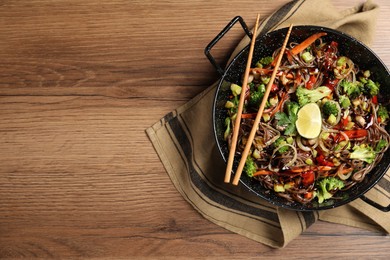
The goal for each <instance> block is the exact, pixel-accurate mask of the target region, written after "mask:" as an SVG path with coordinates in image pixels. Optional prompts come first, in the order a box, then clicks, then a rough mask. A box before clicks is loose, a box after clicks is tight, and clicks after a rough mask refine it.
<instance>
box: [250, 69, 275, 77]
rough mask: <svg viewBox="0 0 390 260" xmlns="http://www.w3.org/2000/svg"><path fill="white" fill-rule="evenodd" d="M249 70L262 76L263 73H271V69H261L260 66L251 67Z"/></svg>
mask: <svg viewBox="0 0 390 260" xmlns="http://www.w3.org/2000/svg"><path fill="white" fill-rule="evenodd" d="M251 71H252V72H256V73H259V74H260V75H262V76H264V75H267V74H270V73H272V71H273V70H270V69H261V68H251Z"/></svg>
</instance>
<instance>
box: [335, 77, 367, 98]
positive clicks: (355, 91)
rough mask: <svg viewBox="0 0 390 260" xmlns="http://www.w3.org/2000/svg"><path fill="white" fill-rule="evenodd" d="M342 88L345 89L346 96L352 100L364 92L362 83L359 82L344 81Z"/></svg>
mask: <svg viewBox="0 0 390 260" xmlns="http://www.w3.org/2000/svg"><path fill="white" fill-rule="evenodd" d="M340 87H342V88H343V91H344V93H345V94H347V95H348V97H350V98H356V97H357V96H359V95H360V93H361V92H362V83H361V82H359V81H356V82H349V81H348V80H345V79H344V80H342V81H341V82H340Z"/></svg>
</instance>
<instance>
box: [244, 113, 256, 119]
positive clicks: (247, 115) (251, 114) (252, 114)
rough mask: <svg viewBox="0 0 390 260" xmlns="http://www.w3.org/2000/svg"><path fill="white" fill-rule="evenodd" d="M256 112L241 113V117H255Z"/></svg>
mask: <svg viewBox="0 0 390 260" xmlns="http://www.w3.org/2000/svg"><path fill="white" fill-rule="evenodd" d="M256 115H257V113H248V114H241V118H255V117H256Z"/></svg>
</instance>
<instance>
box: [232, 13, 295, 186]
mask: <svg viewBox="0 0 390 260" xmlns="http://www.w3.org/2000/svg"><path fill="white" fill-rule="evenodd" d="M259 19H260V15H257V19H256V24H255V27H254V30H253V36H252V40H251V45H250V48H249V54H248V61H247V65H246V69H245V74H244V79H243V83H242V89H241V95H240V100H239V104H238V110H237V117H236V120H235V122H234V131H233V137H232V145H231V147H230V151H229V157H228V162H227V167H226V172H225V182H226V183H229V182H230V177H231V172H232V168H233V161H234V155H235V153H236V147H237V139H238V131H239V128H240V124H241V115H242V110H243V106H244V100H245V93H246V88H247V85H248V77H249V71H250V67H251V63H252V56H253V49H254V45H255V41H256V34H257V27H258V24H259ZM292 27H293V25H292V24H291V25H290V27H289V29H288V32H287V34H286V38H285V39H284V42H283V46H282V48H281V50H280V54H279V55H278V57H277V61H276V64H275V68H274V70H273V72H272V75H271V79H270V81H269V82H268V85H267V88H266V91H265V93H264V97H263V100H262V102H261V104H260V107H259V110H258V111H257V115H256V118H255V122H254V123H253V126H252V130H251V132H250V134H249V137H248V140H247V143H246V145H245V148H244V151H243V153H242V156H241V160H240V163H239V165H238V168H237V170H236V174H235V176H234V179H233V185H237V184H238V182H239V180H240V177H241V174H242V171H243V169H244V166H245V162H246V159H247V157H248V153H249V150H250V148H251V146H252V142H253V139H254V137H255V134H256V130H257V126H258V125H259V123H260V120H261V117H262V116H263V112H264V107H265V104H266V102H267V100H268V96H269V93H270V92H271V87H272V84H273V82H274V80H275V77H276V73H277V71H278V69H279V66H280V62H281V60H282V57H283V53H284V51H285V49H286V46H287V42H288V39H289V37H290V34H291V30H292Z"/></svg>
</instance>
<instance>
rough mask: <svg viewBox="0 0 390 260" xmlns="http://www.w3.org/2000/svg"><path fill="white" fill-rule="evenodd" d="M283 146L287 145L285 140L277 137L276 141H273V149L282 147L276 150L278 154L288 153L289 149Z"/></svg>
mask: <svg viewBox="0 0 390 260" xmlns="http://www.w3.org/2000/svg"><path fill="white" fill-rule="evenodd" d="M285 144H287V141H286V139H284V137H279V138H278V139H276V141H275V143H274V147H275V149H276V148H278V147H280V146H282V147H280V148H279V149H278V152H279V153H285V152H287V151H288V148H289V147H288V146H287V145H285Z"/></svg>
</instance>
